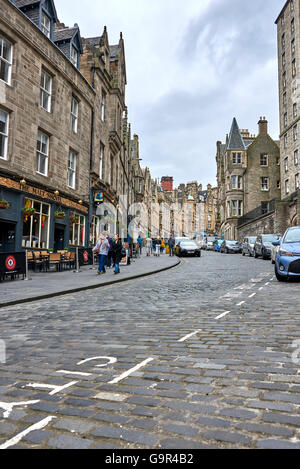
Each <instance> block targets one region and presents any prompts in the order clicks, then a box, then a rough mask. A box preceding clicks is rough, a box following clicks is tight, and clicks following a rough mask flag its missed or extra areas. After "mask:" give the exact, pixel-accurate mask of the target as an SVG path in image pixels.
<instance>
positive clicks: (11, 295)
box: [0, 255, 180, 308]
mask: <svg viewBox="0 0 300 469" xmlns="http://www.w3.org/2000/svg"><path fill="white" fill-rule="evenodd" d="M179 263H180V261H179V259H178V258H177V257H170V256H168V255H162V256H161V257H160V258H156V257H146V256H142V258H139V259H133V261H132V263H131V265H129V266H120V268H121V273H120V274H119V275H114V271H113V269H107V273H106V274H105V275H101V276H100V275H97V266H96V265H95V267H94V268H95V270H93V269H92V266H88V267H81V272H80V273H79V274H76V273H74V272H73V270H71V271H64V272H48V273H43V272H41V273H34V272H32V271H30V278H31V280H30V281H23V280H15V281H6V282H3V283H0V308H3V307H5V306H12V305H16V304H20V303H27V302H30V301H36V300H41V299H45V298H51V297H54V296H60V295H65V294H68V293H75V292H78V291H83V290H90V289H93V288H99V287H103V286H106V285H111V284H113V283H120V282H124V281H127V280H131V279H135V278H140V277H144V276H147V275H151V274H154V273H158V272H162V271H164V270H168V269H171V268H172V267H175V266H176V265H178V264H179Z"/></svg>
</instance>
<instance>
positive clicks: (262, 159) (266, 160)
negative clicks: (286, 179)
mask: <svg viewBox="0 0 300 469" xmlns="http://www.w3.org/2000/svg"><path fill="white" fill-rule="evenodd" d="M260 166H263V167H266V166H269V155H266V154H261V155H260Z"/></svg>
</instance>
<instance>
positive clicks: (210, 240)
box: [204, 236, 216, 251]
mask: <svg viewBox="0 0 300 469" xmlns="http://www.w3.org/2000/svg"><path fill="white" fill-rule="evenodd" d="M205 241H206V242H205V245H204V246H205V247H204V249H205V250H206V251H214V246H215V241H216V238H215V237H214V236H208V237H207V238H206V240H205Z"/></svg>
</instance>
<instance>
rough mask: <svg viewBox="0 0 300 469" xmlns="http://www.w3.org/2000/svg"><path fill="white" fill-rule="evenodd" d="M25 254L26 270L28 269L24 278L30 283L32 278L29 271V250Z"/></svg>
mask: <svg viewBox="0 0 300 469" xmlns="http://www.w3.org/2000/svg"><path fill="white" fill-rule="evenodd" d="M25 253H26V254H25V255H26V260H25V268H26V270H25V272H26V273H25V278H24V280H26V281H28V280H31V278H30V277H29V269H28V251H27V249H26V251H25Z"/></svg>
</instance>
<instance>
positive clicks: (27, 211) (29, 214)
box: [22, 207, 36, 217]
mask: <svg viewBox="0 0 300 469" xmlns="http://www.w3.org/2000/svg"><path fill="white" fill-rule="evenodd" d="M22 212H23V213H24V216H25V217H32V216H33V215H34V214H35V212H36V210H35V208H32V207H24V208H22Z"/></svg>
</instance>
